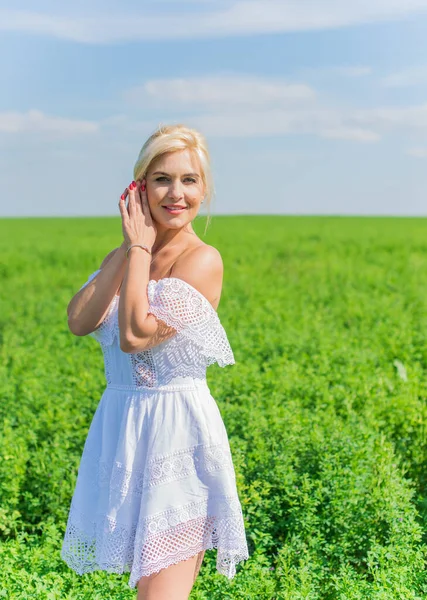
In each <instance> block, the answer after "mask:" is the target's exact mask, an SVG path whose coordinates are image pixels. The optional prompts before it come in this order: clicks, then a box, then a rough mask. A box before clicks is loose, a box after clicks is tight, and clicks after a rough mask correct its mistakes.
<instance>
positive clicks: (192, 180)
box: [184, 177, 197, 183]
mask: <svg viewBox="0 0 427 600" xmlns="http://www.w3.org/2000/svg"><path fill="white" fill-rule="evenodd" d="M184 181H189V182H190V183H197V181H196V180H195V179H194V177H186V178H185V179H184Z"/></svg>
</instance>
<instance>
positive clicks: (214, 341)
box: [147, 277, 235, 367]
mask: <svg viewBox="0 0 427 600" xmlns="http://www.w3.org/2000/svg"><path fill="white" fill-rule="evenodd" d="M147 292H148V303H149V308H148V312H149V313H151V314H153V315H154V316H155V317H157V318H158V319H160V320H162V321H164V322H165V323H166V324H167V325H169V326H171V327H173V328H174V329H176V331H177V332H178V333H179V334H181V335H182V336H183V337H185V338H187V339H188V340H191V341H192V342H193V343H194V344H196V346H197V347H198V348H199V351H200V353H201V354H202V355H204V356H205V357H206V359H207V364H212V363H214V362H217V363H218V365H219V366H220V367H224V366H225V365H232V364H235V360H234V355H233V351H232V349H231V346H230V343H229V341H228V339H227V334H226V332H225V330H224V328H223V326H222V324H221V322H220V320H219V317H218V314H217V312H216V311H215V309H214V308H213V306H212V305H211V303H210V302H209V300H208V299H207V298H206V297H205V296H204V295H203V294H202V293H200V292H199V290H197V289H196V288H194V287H193V286H191V285H190V284H189V283H187V282H186V281H184V280H183V279H179V278H177V277H165V278H163V279H159V280H158V281H155V280H150V281H149V282H148V289H147Z"/></svg>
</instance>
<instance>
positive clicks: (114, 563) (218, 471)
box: [61, 269, 248, 587]
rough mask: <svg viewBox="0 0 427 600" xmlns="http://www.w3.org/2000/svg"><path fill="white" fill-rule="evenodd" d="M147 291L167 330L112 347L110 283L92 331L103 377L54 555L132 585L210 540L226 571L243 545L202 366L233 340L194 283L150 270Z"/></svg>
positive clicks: (231, 570) (221, 430) (226, 451)
mask: <svg viewBox="0 0 427 600" xmlns="http://www.w3.org/2000/svg"><path fill="white" fill-rule="evenodd" d="M99 272H100V269H98V270H97V271H95V272H94V273H92V275H90V276H89V279H88V281H87V282H86V283H85V285H84V286H83V287H85V286H86V285H87V284H88V283H89V282H90V281H92V279H94V277H96V275H97V274H98V273H99ZM147 297H148V303H149V310H148V312H149V313H151V314H153V315H154V316H155V317H156V318H157V319H159V320H161V321H163V322H164V323H166V325H168V326H170V327H173V328H174V329H175V330H176V334H175V335H174V336H172V337H170V338H168V339H166V340H165V341H164V342H162V343H160V344H158V345H157V346H154V347H153V348H151V349H149V350H147V351H144V352H137V353H125V352H122V351H121V349H120V335H119V334H120V332H119V325H118V305H119V296H117V295H116V296H114V298H113V299H112V301H111V303H110V306H109V307H108V310H107V312H106V316H105V318H104V320H103V321H102V323H101V324H100V326H99V327H98V328H97V329H96V330H95V331H93V332H92V333H90V335H91V336H92V337H94V338H95V339H96V340H97V341H98V342H99V343H100V345H101V348H102V352H103V356H104V365H105V376H106V381H107V387H106V389H105V392H104V394H103V396H102V398H101V401H100V404H99V406H98V409H97V410H96V412H95V414H94V417H93V420H92V424H91V426H90V430H89V432H88V437H87V440H86V443H85V446H84V450H83V454H82V458H81V461H80V466H79V469H78V477H77V481H76V488H75V491H74V494H73V498H72V502H71V507H70V512H69V516H68V523H67V527H66V531H65V536H64V540H63V545H62V550H61V557H62V558H63V560H65V562H66V563H67V564H68V565H69V566H70V567H71V568H72V569H74V570H75V571H76V572H77V573H79V574H83V573H87V572H90V571H95V570H106V571H110V572H115V573H123V572H125V571H129V572H130V579H129V586H130V587H136V585H137V582H138V580H139V579H140V578H141V577H143V576H146V575H150V574H152V573H156V572H158V571H160V570H161V569H163V568H166V567H168V566H170V565H172V564H176V563H178V562H180V561H182V560H186V559H187V558H190V557H191V556H194V555H195V554H197V553H199V552H200V551H202V550H208V549H213V548H216V549H217V562H216V565H217V570H218V572H219V573H221V574H224V575H226V576H227V577H228V578H232V577H234V575H235V573H236V565H237V564H238V563H239V562H240V561H242V560H246V559H247V558H248V547H247V542H246V537H245V527H244V519H243V514H242V509H241V506H240V502H239V498H238V494H237V487H236V477H235V471H234V466H233V461H232V456H231V452H230V446H229V443H228V439H227V434H226V430H225V427H224V423H223V421H222V419H221V415H220V412H219V410H218V406H217V404H216V402H215V400H214V399H213V398H212V396H211V395H210V390H209V387H208V386H207V382H206V367H207V366H208V365H210V364H212V363H214V362H217V363H218V365H219V366H221V367H223V366H225V365H227V364H234V362H235V361H234V356H233V352H232V349H231V347H230V344H229V342H228V339H227V336H226V333H225V330H224V328H223V327H222V325H221V323H220V320H219V317H218V315H217V313H216V311H215V309H214V308H213V306H212V305H211V304H210V302H209V301H208V300H207V298H205V297H204V296H203V294H201V293H200V292H199V291H198V290H197V289H195V288H194V287H193V286H191V285H189V284H188V283H186V282H185V281H183V280H181V279H179V278H176V277H169V278H164V279H160V280H158V281H155V280H150V281H149V282H148V286H147Z"/></svg>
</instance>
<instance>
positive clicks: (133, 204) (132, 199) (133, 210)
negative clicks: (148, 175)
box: [128, 181, 136, 218]
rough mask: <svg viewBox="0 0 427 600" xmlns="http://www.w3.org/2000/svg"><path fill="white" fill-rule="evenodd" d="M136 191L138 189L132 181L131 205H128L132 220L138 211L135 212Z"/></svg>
mask: <svg viewBox="0 0 427 600" xmlns="http://www.w3.org/2000/svg"><path fill="white" fill-rule="evenodd" d="M135 189H136V184H135V182H134V181H132V183H131V184H130V186H129V204H128V210H129V216H130V217H131V218H132V217H134V216H135V213H136V210H135V202H136V201H135Z"/></svg>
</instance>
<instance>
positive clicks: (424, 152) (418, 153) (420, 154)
mask: <svg viewBox="0 0 427 600" xmlns="http://www.w3.org/2000/svg"><path fill="white" fill-rule="evenodd" d="M406 154H409V156H414V157H415V158H427V147H426V148H420V147H418V148H408V149H407V150H406Z"/></svg>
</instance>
